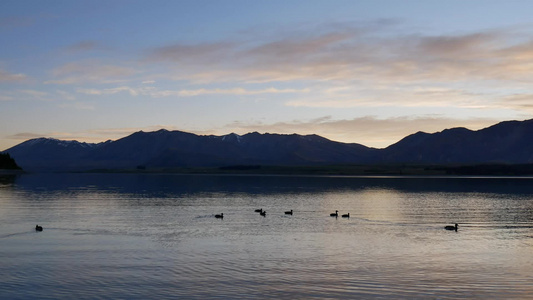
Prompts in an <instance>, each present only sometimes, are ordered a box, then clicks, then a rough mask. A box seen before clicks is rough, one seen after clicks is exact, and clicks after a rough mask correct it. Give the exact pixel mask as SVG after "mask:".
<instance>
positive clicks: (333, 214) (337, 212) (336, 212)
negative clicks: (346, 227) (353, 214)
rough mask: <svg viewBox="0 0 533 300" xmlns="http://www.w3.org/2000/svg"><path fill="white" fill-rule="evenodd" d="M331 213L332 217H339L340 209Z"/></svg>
mask: <svg viewBox="0 0 533 300" xmlns="http://www.w3.org/2000/svg"><path fill="white" fill-rule="evenodd" d="M329 215H330V216H332V217H338V216H339V211H338V210H336V211H335V212H334V213H331V214H329Z"/></svg>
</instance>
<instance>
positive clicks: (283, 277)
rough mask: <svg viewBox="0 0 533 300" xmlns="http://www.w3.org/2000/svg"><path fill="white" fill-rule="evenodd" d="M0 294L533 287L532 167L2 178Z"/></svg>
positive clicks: (481, 291)
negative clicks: (494, 172) (445, 174)
mask: <svg viewBox="0 0 533 300" xmlns="http://www.w3.org/2000/svg"><path fill="white" fill-rule="evenodd" d="M257 208H263V209H265V210H266V211H267V214H266V216H265V217H262V216H260V215H259V214H258V213H255V212H254V210H255V209H257ZM291 209H292V210H293V211H294V214H293V215H292V216H291V215H285V214H284V211H287V210H291ZM335 210H339V213H340V214H344V213H350V218H349V219H348V218H341V217H340V216H339V218H335V217H330V216H329V214H330V213H331V212H334V211H335ZM217 213H224V218H223V219H222V220H221V219H216V218H214V215H215V214H217ZM453 223H459V230H458V232H455V231H446V230H444V228H443V227H444V226H445V225H449V224H453ZM36 224H39V225H42V226H43V227H44V231H42V232H36V231H35V230H34V228H35V225H36ZM0 298H1V299H99V298H101V299H147V298H149V299H165V298H166V299H213V298H220V299H243V298H253V299H262V298H270V299H311V298H316V299H341V298H342V299H357V298H363V299H368V298H389V299H396V298H405V299H413V298H430V299H457V298H480V299H487V298H494V299H527V298H529V299H532V298H533V178H406V177H397V178H360V177H359V178H353V177H352V178H347V177H284V176H202V175H198V176H185V175H134V174H118V175H117V174H105V175H102V174H79V175H72V174H68V175H57V174H44V175H22V176H18V177H3V178H1V179H0Z"/></svg>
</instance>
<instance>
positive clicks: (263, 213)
mask: <svg viewBox="0 0 533 300" xmlns="http://www.w3.org/2000/svg"><path fill="white" fill-rule="evenodd" d="M266 213H267V212H266V210H263V211H262V212H260V213H259V214H260V215H262V216H263V217H264V216H266Z"/></svg>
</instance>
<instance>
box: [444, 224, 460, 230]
mask: <svg viewBox="0 0 533 300" xmlns="http://www.w3.org/2000/svg"><path fill="white" fill-rule="evenodd" d="M457 227H458V225H457V223H455V226H451V225H448V226H444V229H446V230H455V231H457Z"/></svg>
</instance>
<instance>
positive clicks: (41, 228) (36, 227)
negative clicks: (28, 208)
mask: <svg viewBox="0 0 533 300" xmlns="http://www.w3.org/2000/svg"><path fill="white" fill-rule="evenodd" d="M35 231H43V227H42V226H39V225H35Z"/></svg>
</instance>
